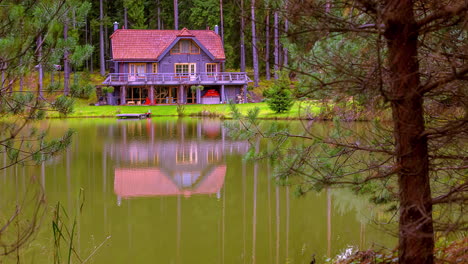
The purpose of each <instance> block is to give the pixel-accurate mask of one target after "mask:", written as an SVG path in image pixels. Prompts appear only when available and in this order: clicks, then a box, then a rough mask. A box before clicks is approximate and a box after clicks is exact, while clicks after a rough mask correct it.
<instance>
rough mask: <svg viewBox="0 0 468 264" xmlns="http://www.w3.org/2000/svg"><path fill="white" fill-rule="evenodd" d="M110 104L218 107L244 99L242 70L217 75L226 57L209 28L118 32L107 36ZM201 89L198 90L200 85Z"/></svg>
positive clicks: (122, 30) (115, 31) (216, 34)
mask: <svg viewBox="0 0 468 264" xmlns="http://www.w3.org/2000/svg"><path fill="white" fill-rule="evenodd" d="M110 38H111V45H112V62H113V70H111V73H110V74H109V75H108V76H107V78H106V80H105V81H104V85H106V86H113V87H114V93H113V95H112V96H111V98H110V103H111V104H120V105H128V104H130V105H131V104H135V105H149V104H151V105H152V104H219V103H226V102H228V101H230V100H232V101H234V102H243V101H245V95H246V88H247V83H248V82H250V79H249V78H248V77H247V74H246V73H245V72H221V65H222V64H223V63H224V61H225V59H226V57H225V53H224V47H223V43H222V40H221V37H220V36H219V34H218V33H217V27H215V31H212V30H188V29H186V28H184V29H182V30H139V29H119V28H118V24H117V23H114V33H113V34H112V35H111V36H110ZM201 86H202V87H203V89H200V87H201ZM195 87H198V89H195Z"/></svg>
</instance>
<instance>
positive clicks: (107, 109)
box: [47, 102, 320, 120]
mask: <svg viewBox="0 0 468 264" xmlns="http://www.w3.org/2000/svg"><path fill="white" fill-rule="evenodd" d="M308 105H310V106H309V110H308V112H309V115H307V114H306V113H305V110H304V109H305V108H304V105H301V104H300V103H296V104H295V105H294V106H293V108H292V109H291V110H290V111H289V112H286V113H281V114H277V113H274V112H273V111H271V110H270V109H269V108H268V106H267V104H266V103H248V104H238V105H237V106H238V108H239V110H240V111H241V113H243V114H246V113H247V112H248V111H249V110H251V109H254V108H255V107H258V108H259V109H260V114H259V118H262V119H286V120H289V119H290V120H293V119H310V114H313V115H317V114H318V113H319V112H320V106H318V105H315V104H310V103H309V104H308ZM183 107H184V111H183V115H184V116H206V117H218V118H231V117H232V116H231V113H230V109H229V105H227V104H218V105H184V106H183ZM148 111H150V112H151V115H152V116H153V117H157V116H174V117H176V116H180V115H179V113H178V111H177V105H154V106H149V105H142V106H133V105H132V106H120V105H118V106H109V105H105V106H89V105H85V104H83V103H81V102H78V103H77V105H76V106H75V109H74V111H73V113H71V114H69V115H67V116H65V117H64V116H60V115H59V114H58V113H57V112H49V113H48V114H47V118H106V117H115V115H116V114H127V113H135V114H139V113H147V112H148Z"/></svg>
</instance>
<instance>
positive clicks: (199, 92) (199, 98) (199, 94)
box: [195, 89, 201, 104]
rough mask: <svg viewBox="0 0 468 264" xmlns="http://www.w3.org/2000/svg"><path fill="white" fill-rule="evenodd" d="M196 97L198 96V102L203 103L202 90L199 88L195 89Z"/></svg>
mask: <svg viewBox="0 0 468 264" xmlns="http://www.w3.org/2000/svg"><path fill="white" fill-rule="evenodd" d="M195 94H196V97H197V104H201V91H200V89H197V90H196V91H195Z"/></svg>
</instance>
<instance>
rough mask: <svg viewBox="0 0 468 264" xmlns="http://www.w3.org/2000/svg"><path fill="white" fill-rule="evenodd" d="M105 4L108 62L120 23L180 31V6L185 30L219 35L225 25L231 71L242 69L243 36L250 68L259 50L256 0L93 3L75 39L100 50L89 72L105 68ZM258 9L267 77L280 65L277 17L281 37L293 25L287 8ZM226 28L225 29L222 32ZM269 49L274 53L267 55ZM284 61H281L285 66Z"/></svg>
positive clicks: (268, 5)
mask: <svg viewBox="0 0 468 264" xmlns="http://www.w3.org/2000/svg"><path fill="white" fill-rule="evenodd" d="M100 2H102V5H103V20H102V21H103V30H104V32H103V33H104V57H105V60H106V61H108V60H110V59H111V50H110V48H111V47H110V41H109V36H110V35H111V34H112V32H113V23H114V22H118V23H119V28H122V27H126V28H128V29H174V28H175V23H174V22H175V21H174V6H175V5H177V6H178V28H179V29H182V28H184V27H186V28H188V29H207V28H210V29H212V30H213V29H214V26H215V25H219V26H220V34H222V37H223V40H224V47H225V52H226V68H228V69H240V68H241V65H240V63H241V58H240V56H241V52H240V50H241V41H240V39H241V34H242V32H243V33H244V35H245V53H246V54H247V56H246V65H247V66H249V65H252V63H253V62H252V56H251V54H252V48H253V45H252V43H253V42H252V30H251V29H252V27H251V21H252V20H251V8H252V2H250V1H247V0H246V1H244V0H224V1H218V0H180V1H172V0H116V1H109V0H107V1H105V0H101V1H97V0H93V1H90V4H91V9H90V11H89V14H88V16H87V18H86V21H85V25H84V26H83V27H80V28H76V29H75V30H76V32H75V34H76V36H77V37H78V38H79V40H80V44H90V45H92V46H93V47H94V50H95V52H94V53H93V54H92V56H91V57H89V59H87V60H86V63H84V64H83V66H82V67H83V68H84V69H87V70H89V71H95V70H96V69H97V68H98V67H99V33H100V9H99V7H100ZM253 4H254V9H255V17H256V19H255V23H256V28H257V29H256V31H257V32H256V37H257V39H258V40H259V41H257V45H256V46H255V48H256V51H257V52H258V54H259V68H260V71H261V72H262V73H265V71H266V69H265V65H266V63H267V62H268V63H270V65H273V63H274V56H273V52H274V50H275V49H274V47H273V46H274V43H275V41H274V36H275V35H274V23H275V20H274V15H273V14H274V12H275V11H277V16H278V18H277V20H276V21H277V22H276V23H277V28H278V33H277V34H278V38H279V37H280V35H281V34H282V33H284V28H285V26H286V24H287V20H286V19H284V18H283V16H282V15H281V12H280V11H281V4H279V3H276V2H273V1H265V0H260V1H259V0H257V1H254V2H253ZM221 10H222V15H221ZM242 18H244V21H245V22H244V23H245V26H244V27H242V26H241V22H242V21H241V20H242ZM221 19H222V20H223V21H221ZM221 24H223V27H222V29H221ZM283 37H284V34H283ZM267 39H268V41H267ZM279 42H280V41H279ZM267 45H268V46H267ZM279 45H281V44H279ZM267 47H268V50H266V49H267ZM279 50H280V51H283V49H282V48H279ZM270 51H271V52H270ZM267 52H268V53H267ZM281 53H282V52H280V54H281ZM267 54H268V55H267ZM282 61H283V60H282V59H281V63H282ZM106 69H107V67H106Z"/></svg>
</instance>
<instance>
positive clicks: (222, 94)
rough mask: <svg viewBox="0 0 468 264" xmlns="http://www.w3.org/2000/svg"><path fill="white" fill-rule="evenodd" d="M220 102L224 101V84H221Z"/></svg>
mask: <svg viewBox="0 0 468 264" xmlns="http://www.w3.org/2000/svg"><path fill="white" fill-rule="evenodd" d="M221 103H222V104H223V103H226V96H225V94H224V84H222V85H221Z"/></svg>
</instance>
